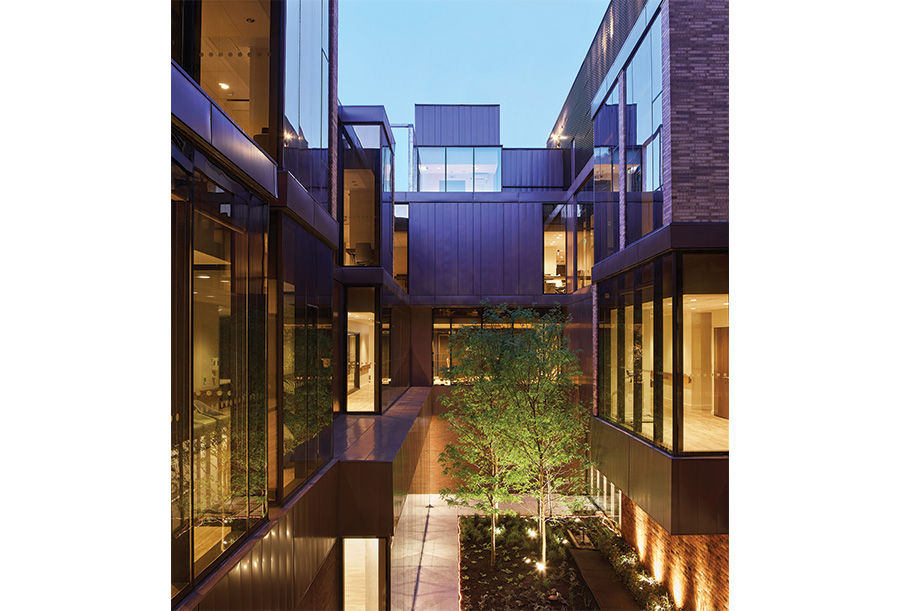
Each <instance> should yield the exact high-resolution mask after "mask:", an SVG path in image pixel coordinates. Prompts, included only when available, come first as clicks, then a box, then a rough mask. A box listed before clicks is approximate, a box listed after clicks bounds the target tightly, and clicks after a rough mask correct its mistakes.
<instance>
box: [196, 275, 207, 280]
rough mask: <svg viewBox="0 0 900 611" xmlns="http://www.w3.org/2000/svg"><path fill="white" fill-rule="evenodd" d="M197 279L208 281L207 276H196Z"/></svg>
mask: <svg viewBox="0 0 900 611" xmlns="http://www.w3.org/2000/svg"><path fill="white" fill-rule="evenodd" d="M197 277H198V278H203V279H204V280H208V279H209V276H197Z"/></svg>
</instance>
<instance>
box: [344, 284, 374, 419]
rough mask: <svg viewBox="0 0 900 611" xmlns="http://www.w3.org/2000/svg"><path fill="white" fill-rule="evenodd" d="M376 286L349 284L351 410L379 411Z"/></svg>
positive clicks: (348, 330)
mask: <svg viewBox="0 0 900 611" xmlns="http://www.w3.org/2000/svg"><path fill="white" fill-rule="evenodd" d="M375 306H376V303H375V288H374V287H348V288H347V319H346V321H347V322H346V324H347V353H346V354H347V395H346V397H347V411H348V412H375V411H378V409H379V407H380V404H379V401H378V399H379V393H378V391H377V386H378V385H377V384H376V382H375V380H376V379H377V377H376V376H377V375H378V339H377V337H376V335H375V329H376V326H377V323H376V317H375V312H376V308H375Z"/></svg>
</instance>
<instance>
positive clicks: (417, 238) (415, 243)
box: [407, 204, 426, 295]
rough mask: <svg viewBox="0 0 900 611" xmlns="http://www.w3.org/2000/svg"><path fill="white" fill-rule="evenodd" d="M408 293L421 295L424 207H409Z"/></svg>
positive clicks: (422, 205)
mask: <svg viewBox="0 0 900 611" xmlns="http://www.w3.org/2000/svg"><path fill="white" fill-rule="evenodd" d="M407 235H408V236H409V237H408V239H409V263H408V265H409V292H410V294H416V295H418V294H421V293H422V292H423V291H422V287H423V284H422V283H423V282H424V275H425V273H424V270H423V267H422V264H423V262H424V260H425V257H424V252H425V248H426V245H425V235H426V231H425V205H424V204H413V205H411V206H410V207H409V233H408V234H407Z"/></svg>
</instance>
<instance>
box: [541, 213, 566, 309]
mask: <svg viewBox="0 0 900 611" xmlns="http://www.w3.org/2000/svg"><path fill="white" fill-rule="evenodd" d="M564 208H565V204H544V205H543V213H544V224H543V227H544V237H543V239H544V246H543V248H544V262H543V269H544V294H548V293H565V292H566V267H567V262H568V259H567V257H566V221H565V216H564V214H563V210H564Z"/></svg>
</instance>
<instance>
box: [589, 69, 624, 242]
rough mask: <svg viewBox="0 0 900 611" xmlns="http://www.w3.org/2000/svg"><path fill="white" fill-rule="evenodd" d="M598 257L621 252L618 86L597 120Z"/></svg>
mask: <svg viewBox="0 0 900 611" xmlns="http://www.w3.org/2000/svg"><path fill="white" fill-rule="evenodd" d="M594 202H595V206H594V210H595V214H596V219H597V220H596V228H597V232H596V237H595V242H596V244H597V246H596V249H597V250H596V255H597V259H598V260H600V259H604V258H606V257H608V256H609V255H611V254H613V253H614V252H616V251H617V250H619V85H618V82H617V83H615V84H613V87H612V90H611V91H610V93H609V95H607V96H606V100H604V101H603V104H601V106H600V109H599V110H598V111H597V114H596V115H595V116H594Z"/></svg>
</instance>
